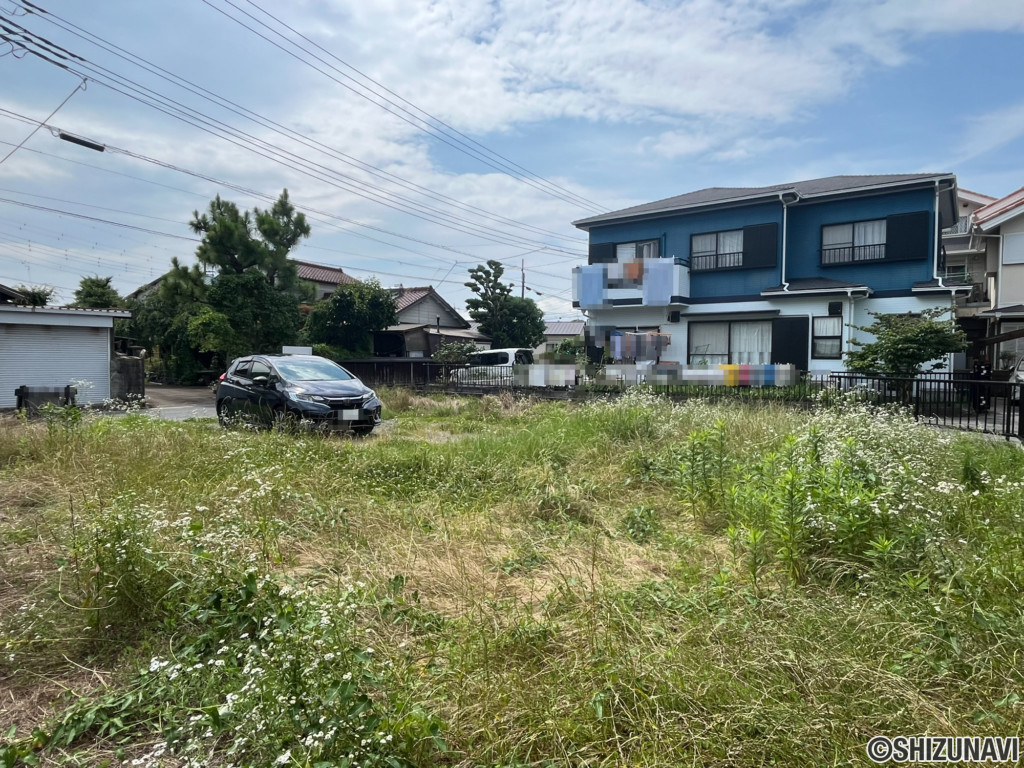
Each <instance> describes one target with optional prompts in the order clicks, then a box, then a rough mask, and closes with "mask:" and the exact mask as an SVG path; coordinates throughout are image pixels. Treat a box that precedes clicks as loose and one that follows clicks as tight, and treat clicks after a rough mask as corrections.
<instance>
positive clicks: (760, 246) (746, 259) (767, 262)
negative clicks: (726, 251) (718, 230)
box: [743, 223, 779, 268]
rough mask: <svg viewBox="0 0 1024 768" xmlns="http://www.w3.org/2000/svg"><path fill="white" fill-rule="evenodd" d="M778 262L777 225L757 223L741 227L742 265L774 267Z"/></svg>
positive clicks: (748, 266)
mask: <svg viewBox="0 0 1024 768" xmlns="http://www.w3.org/2000/svg"><path fill="white" fill-rule="evenodd" d="M778 263H779V225H778V224H776V223H772V224H758V225H757V226H753V227H744V228H743V266H744V267H747V268H754V267H774V266H775V265H776V264H778Z"/></svg>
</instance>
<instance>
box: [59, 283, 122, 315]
mask: <svg viewBox="0 0 1024 768" xmlns="http://www.w3.org/2000/svg"><path fill="white" fill-rule="evenodd" d="M113 280H114V278H113V277H100V276H99V275H95V276H93V277H83V278H82V280H81V282H79V284H78V290H77V291H75V300H74V301H73V302H72V304H71V306H73V307H89V308H92V309H111V308H114V307H121V306H124V299H122V298H121V295H120V294H119V293H118V292H117V290H116V289H115V288H114V286H113V285H111V283H112V282H113Z"/></svg>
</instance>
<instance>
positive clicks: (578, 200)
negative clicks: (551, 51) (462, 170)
mask: <svg viewBox="0 0 1024 768" xmlns="http://www.w3.org/2000/svg"><path fill="white" fill-rule="evenodd" d="M202 2H204V3H205V4H206V5H208V6H210V7H211V8H213V9H214V10H215V11H217V12H218V13H220V14H222V15H223V16H226V17H227V18H229V19H231V20H232V21H234V22H235V23H236V24H238V25H239V26H242V27H244V28H245V29H248V30H249V31H250V32H252V33H253V34H255V35H256V36H258V37H261V38H263V39H264V40H266V41H267V42H268V43H270V44H271V45H273V46H274V47H275V48H278V49H279V50H281V51H284V52H285V53H287V54H288V55H289V56H292V57H293V58H295V59H296V60H298V61H300V62H302V63H303V64H305V65H306V66H308V67H310V68H311V69H314V70H316V71H317V72H320V73H321V74H322V75H324V76H326V77H328V78H330V79H331V80H333V81H334V82H336V83H337V84H338V85H340V86H342V87H343V88H345V89H347V90H349V91H351V92H352V93H354V94H356V95H357V96H360V97H361V98H364V99H366V100H367V101H369V102H370V103H371V104H374V105H376V106H377V107H380V108H381V109H383V110H384V111H386V112H388V113H390V114H392V115H394V116H395V117H397V118H398V119H399V120H402V121H403V122H406V123H408V124H409V125H412V126H413V127H414V128H417V129H418V130H421V131H423V132H424V133H426V134H427V135H428V136H431V137H432V138H435V139H437V140H438V141H441V142H443V143H444V144H447V145H448V146H450V147H452V148H454V149H456V150H457V151H459V152H462V153H463V154H466V155H469V156H470V157H473V158H475V159H477V160H480V161H481V162H483V163H484V164H485V165H488V166H490V167H491V168H494V169H495V170H497V171H499V172H501V173H503V174H505V175H508V176H511V177H512V178H514V179H516V180H517V181H520V182H522V183H524V184H527V185H528V186H531V187H533V188H534V189H537V190H539V191H541V192H544V193H546V194H548V195H550V196H552V197H556V198H558V199H561V200H563V201H564V202H567V203H571V204H573V205H575V206H577V207H579V208H583V209H584V210H590V211H598V212H604V211H605V210H607V209H605V208H603V207H602V206H600V205H598V204H597V203H594V202H592V201H589V200H587V199H586V198H583V197H580V196H579V195H577V194H575V193H574V192H570V191H569V190H565V189H563V188H562V187H559V186H558V185H556V184H554V183H552V182H549V181H547V180H546V179H544V178H543V177H541V176H538V175H537V174H533V173H531V172H527V173H530V175H531V176H533V177H534V178H536V179H537V180H539V181H540V182H541V183H542V184H544V185H547V186H546V187H545V186H541V185H539V184H537V183H536V182H534V181H533V179H531V178H530V177H527V176H525V175H524V174H522V173H517V172H515V170H514V169H513V168H512V167H511V166H509V165H507V164H506V163H504V162H502V161H501V160H494V161H492V160H490V159H489V158H487V157H486V156H485V155H483V154H482V153H480V152H478V151H477V150H474V149H473V148H472V147H471V146H469V145H468V144H466V143H465V142H463V141H461V140H460V139H458V138H456V137H454V136H449V135H448V134H445V133H443V132H441V131H440V130H438V129H437V128H435V127H434V126H431V125H430V124H429V123H427V121H425V120H423V119H422V118H420V117H418V116H417V115H414V114H413V113H412V112H410V111H409V110H407V109H405V108H404V107H402V106H401V105H400V104H397V103H396V102H394V101H392V100H391V99H389V98H387V97H386V96H382V95H381V94H379V93H377V92H375V91H373V89H371V88H369V87H368V86H365V85H363V84H362V83H359V82H358V81H357V80H355V79H354V78H352V77H351V76H349V75H347V74H345V73H344V72H342V71H340V70H339V69H338V68H337V67H334V66H333V65H331V64H329V63H328V62H326V61H324V60H323V59H322V58H320V57H319V56H317V55H316V54H315V53H312V52H310V51H309V50H307V49H306V48H303V47H302V46H301V45H299V44H298V43H296V42H294V41H293V40H289V39H288V38H287V37H286V36H285V35H282V34H281V33H280V32H278V31H277V30H275V29H273V28H272V27H271V26H270V25H268V24H266V23H265V22H263V21H260V20H259V19H257V18H256V17H255V16H253V15H252V14H251V13H249V12H247V11H245V10H243V9H241V8H239V7H238V6H237V5H235V4H234V3H232V2H231V0H225V2H226V3H227V4H228V5H230V6H231V7H232V8H234V9H235V10H237V11H239V12H240V13H242V14H244V15H245V16H248V17H249V18H250V19H252V20H253V21H255V22H256V23H257V24H259V25H261V26H262V27H264V28H266V29H268V30H270V31H271V32H273V33H274V34H275V35H277V36H278V37H280V38H281V39H282V40H285V41H287V42H288V43H290V44H291V45H293V46H295V47H296V48H298V49H299V50H300V51H302V52H303V53H305V54H307V55H309V56H312V57H313V58H314V59H316V60H317V61H319V62H321V63H322V64H324V65H325V66H327V67H330V68H331V69H332V70H334V71H335V72H337V73H338V74H339V75H341V76H342V77H344V78H346V79H347V80H350V81H351V82H353V83H355V84H356V85H359V87H361V88H364V89H366V90H367V91H370V92H371V93H373V94H374V95H375V96H377V97H378V98H379V99H381V100H382V101H384V102H386V103H388V104H391V105H392V106H394V107H396V108H397V109H398V110H400V111H401V112H404V113H405V114H407V115H409V116H410V117H411V118H412V119H409V118H406V117H403V116H402V115H400V114H398V113H397V112H394V111H392V110H390V109H388V108H387V107H385V106H384V105H383V104H381V103H379V102H377V101H374V100H373V99H371V98H370V97H369V96H367V95H366V94H365V93H362V92H360V91H358V90H356V89H355V88H353V87H351V86H349V85H347V84H345V83H343V82H342V81H341V80H338V78H336V77H334V76H332V75H330V74H329V73H327V72H325V71H324V70H322V69H320V68H319V67H317V66H315V65H313V64H311V63H310V62H309V61H307V60H306V59H303V58H302V57H301V56H298V55H296V54H295V53H293V52H292V51H290V50H288V49H287V48H284V47H282V46H281V45H280V44H278V43H276V42H274V41H273V40H271V39H270V38H268V37H267V36H266V35H264V34H262V33H260V32H259V31H258V30H255V29H253V28H252V27H250V26H249V25H248V24H246V23H245V22H243V21H241V20H240V19H237V18H235V17H234V16H232V15H231V14H229V13H226V12H225V11H223V10H222V9H220V8H218V7H217V6H215V5H213V3H211V2H209V0H202ZM253 5H254V6H255V7H257V8H259V6H256V5H255V3H253ZM260 10H261V11H263V9H262V8H261V9H260ZM263 13H265V14H267V15H268V16H270V14H269V13H267V11H263ZM271 18H274V19H275V21H278V23H281V24H283V22H280V21H279V20H277V19H276V17H273V16H271ZM283 25H284V26H286V27H287V26H288V25H286V24H283ZM288 28H289V29H291V28H290V27H288ZM293 31H294V30H293ZM300 36H301V35H300ZM304 39H305V38H304ZM314 45H315V44H314ZM318 47H319V46H318ZM330 55H332V56H333V54H330ZM334 58H337V57H334ZM338 61H341V60H340V59H338ZM342 63H344V62H342ZM345 66H349V65H347V64H345ZM360 74H362V73H360ZM364 77H365V75H364ZM367 79H369V78H367ZM403 101H405V100H404V99H403ZM407 103H409V102H407ZM416 109H418V110H419V108H418V107H416ZM419 111H421V112H423V114H426V115H429V113H427V112H425V111H423V110H419ZM431 119H434V120H436V121H437V122H438V123H441V121H440V120H437V118H433V117H432V118H431ZM414 120H415V121H419V123H424V124H425V125H426V126H427V127H426V128H425V127H424V126H423V125H420V124H418V123H417V122H414ZM442 125H444V123H442ZM430 128H433V130H434V132H432V131H431V130H430ZM460 135H461V134H460ZM449 139H451V140H449ZM474 143H477V142H474ZM480 146H483V145H480ZM487 151H488V152H491V154H493V155H495V156H497V157H501V156H500V155H497V153H496V152H492V151H491V150H487Z"/></svg>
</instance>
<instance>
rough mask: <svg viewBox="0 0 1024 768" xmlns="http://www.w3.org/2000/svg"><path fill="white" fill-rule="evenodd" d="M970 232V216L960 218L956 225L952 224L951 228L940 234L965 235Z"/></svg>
mask: <svg viewBox="0 0 1024 768" xmlns="http://www.w3.org/2000/svg"><path fill="white" fill-rule="evenodd" d="M970 231H971V217H970V216H961V217H960V218H959V219H957V220H956V224H954V225H953V226H952V227H946V228H945V229H944V230H942V234H944V235H966V234H967V233H968V232H970Z"/></svg>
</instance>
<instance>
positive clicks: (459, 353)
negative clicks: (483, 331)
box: [430, 341, 477, 365]
mask: <svg viewBox="0 0 1024 768" xmlns="http://www.w3.org/2000/svg"><path fill="white" fill-rule="evenodd" d="M476 352H477V348H476V344H473V343H472V342H469V341H444V342H441V343H440V344H438V345H437V351H435V352H434V354H433V355H431V356H430V359H431V360H432V361H433V362H435V363H450V364H453V365H458V364H460V363H465V362H466V361H468V360H469V357H470V355H474V354H476Z"/></svg>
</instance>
